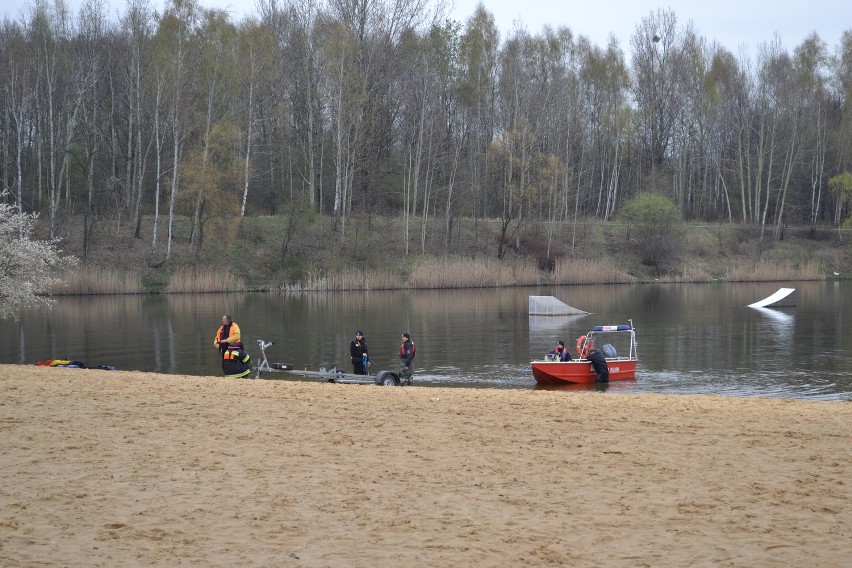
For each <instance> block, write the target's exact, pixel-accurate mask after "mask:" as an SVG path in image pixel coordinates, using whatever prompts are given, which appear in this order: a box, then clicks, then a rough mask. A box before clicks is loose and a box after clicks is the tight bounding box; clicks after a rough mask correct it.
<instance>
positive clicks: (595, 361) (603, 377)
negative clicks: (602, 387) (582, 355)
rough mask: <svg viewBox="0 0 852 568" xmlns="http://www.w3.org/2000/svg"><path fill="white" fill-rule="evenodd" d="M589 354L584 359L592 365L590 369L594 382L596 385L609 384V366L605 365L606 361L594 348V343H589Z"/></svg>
mask: <svg viewBox="0 0 852 568" xmlns="http://www.w3.org/2000/svg"><path fill="white" fill-rule="evenodd" d="M588 348H589V354H588V355H586V359H588V361H589V363H591V364H592V368H593V369H594V370H595V373H597V374H596V376H595V382H596V383H608V382H609V366H608V365H607V364H606V359H605V358H604V356H603V354H602V353H601V352H600V351H598V350H597V349H596V348H595V344H594V343H590V344H589V346H588Z"/></svg>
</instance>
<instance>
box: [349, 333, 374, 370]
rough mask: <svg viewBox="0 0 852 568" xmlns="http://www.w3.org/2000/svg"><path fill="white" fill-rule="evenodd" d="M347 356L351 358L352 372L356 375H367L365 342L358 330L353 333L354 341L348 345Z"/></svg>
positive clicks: (362, 334)
mask: <svg viewBox="0 0 852 568" xmlns="http://www.w3.org/2000/svg"><path fill="white" fill-rule="evenodd" d="M349 354H350V355H351V356H352V370H353V372H354V373H355V374H356V375H366V374H367V362H368V360H369V359H368V357H369V356H368V354H367V341H366V340H365V339H364V332H363V331H361V330H360V329H359V330H358V331H356V332H355V339H353V340H352V341H351V342H350V343H349Z"/></svg>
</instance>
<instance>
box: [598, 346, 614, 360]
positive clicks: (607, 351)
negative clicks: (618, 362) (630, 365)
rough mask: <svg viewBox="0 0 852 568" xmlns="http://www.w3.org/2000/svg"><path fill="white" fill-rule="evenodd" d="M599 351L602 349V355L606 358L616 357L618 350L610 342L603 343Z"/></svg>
mask: <svg viewBox="0 0 852 568" xmlns="http://www.w3.org/2000/svg"><path fill="white" fill-rule="evenodd" d="M601 351H603V354H604V357H606V358H607V359H615V358H616V357H618V352H617V351H616V350H615V347H613V346H612V344H611V343H604V345H603V347H601Z"/></svg>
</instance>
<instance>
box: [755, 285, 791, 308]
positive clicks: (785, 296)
mask: <svg viewBox="0 0 852 568" xmlns="http://www.w3.org/2000/svg"><path fill="white" fill-rule="evenodd" d="M795 291H796V289H795V288H779V289H778V291H777V292H775V293H774V294H772V295H771V296H769V297H768V298H764V299H762V300H761V301H759V302H755V303H753V304H749V305H748V307H749V308H793V307H795V306H796V296H795V294H794V293H793V292H795Z"/></svg>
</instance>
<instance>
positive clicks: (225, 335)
mask: <svg viewBox="0 0 852 568" xmlns="http://www.w3.org/2000/svg"><path fill="white" fill-rule="evenodd" d="M240 341H241V338H240V326H238V325H237V322H235V321H234V318H232V317H231V314H225V315H223V316H222V327H220V328H219V330H218V331H217V332H216V339H214V340H213V345H214V346H215V347H216V348H217V349H219V353H221V354H222V355H223V356H224V355H225V351H227V350H228V346H229V345H231V344H232V343H239V342H240Z"/></svg>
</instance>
